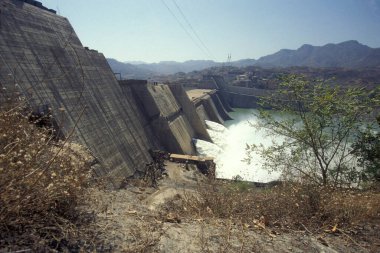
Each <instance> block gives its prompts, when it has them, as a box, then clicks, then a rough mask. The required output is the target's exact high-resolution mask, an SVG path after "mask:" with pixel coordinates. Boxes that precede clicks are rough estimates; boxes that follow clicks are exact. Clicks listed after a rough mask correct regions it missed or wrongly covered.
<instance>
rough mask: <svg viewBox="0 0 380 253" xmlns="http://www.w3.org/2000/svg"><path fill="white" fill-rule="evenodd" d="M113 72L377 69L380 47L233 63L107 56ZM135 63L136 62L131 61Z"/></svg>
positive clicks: (306, 49)
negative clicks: (124, 59) (127, 59)
mask: <svg viewBox="0 0 380 253" xmlns="http://www.w3.org/2000/svg"><path fill="white" fill-rule="evenodd" d="M108 62H109V64H110V66H111V68H112V70H113V71H114V72H117V73H121V75H122V76H123V77H124V78H128V79H133V78H135V79H138V78H149V77H152V76H157V75H170V74H174V73H178V72H185V73H187V72H191V71H196V70H202V69H206V68H210V67H220V66H224V65H226V64H227V65H229V66H235V67H246V66H258V67H263V68H273V67H293V66H306V67H314V68H336V67H340V68H352V69H357V68H377V67H380V48H371V47H368V46H366V45H363V44H361V43H359V42H358V41H355V40H349V41H345V42H342V43H338V44H332V43H329V44H326V45H324V46H312V45H308V44H305V45H303V46H301V47H300V48H298V49H296V50H290V49H281V50H280V51H278V52H276V53H274V54H271V55H267V56H263V57H261V58H259V59H258V60H255V59H242V60H238V61H233V62H230V63H221V62H215V61H210V60H190V61H185V62H175V61H163V62H159V63H142V62H124V63H123V62H119V61H117V60H115V59H108ZM132 63H134V64H132Z"/></svg>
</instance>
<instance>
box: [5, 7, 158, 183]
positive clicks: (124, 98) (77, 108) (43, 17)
mask: <svg viewBox="0 0 380 253" xmlns="http://www.w3.org/2000/svg"><path fill="white" fill-rule="evenodd" d="M0 5H1V13H0V89H1V96H0V97H1V99H2V100H4V99H7V98H8V97H14V96H16V95H17V94H20V95H23V96H25V97H26V98H27V102H28V103H29V105H30V106H31V107H32V108H35V109H36V110H38V111H41V110H42V111H43V110H45V111H46V108H49V110H50V111H51V112H52V114H53V116H54V118H55V119H56V120H57V124H58V125H59V127H60V129H61V131H62V133H63V134H64V135H66V136H68V135H69V133H70V132H71V131H72V129H73V128H75V129H74V136H73V137H72V138H76V139H77V140H78V141H79V142H81V143H83V144H84V145H86V146H87V147H88V148H89V149H90V151H91V152H92V153H93V155H94V156H95V157H96V158H97V160H98V161H99V163H100V164H101V165H102V166H101V168H100V169H98V170H97V173H98V174H108V175H109V176H110V177H111V178H112V179H113V180H112V181H113V182H114V183H116V184H117V182H118V181H120V180H122V179H123V178H124V177H126V176H131V175H133V174H134V173H135V172H136V171H143V170H144V168H145V164H146V163H147V162H149V161H150V160H151V158H150V155H149V153H148V150H149V148H152V147H153V146H154V143H153V142H154V141H152V140H151V139H150V138H149V139H148V138H147V135H146V133H145V131H144V127H143V125H142V122H141V120H140V119H141V117H139V115H138V112H137V111H136V110H137V109H136V108H135V106H133V103H134V102H133V101H132V100H133V99H132V98H130V97H128V94H127V95H126V94H125V93H123V92H122V90H121V88H120V86H119V85H118V82H117V80H116V78H115V76H114V74H113V72H112V70H111V69H110V67H109V65H108V64H107V61H106V59H105V57H104V56H103V55H102V54H99V53H98V52H96V51H94V50H89V49H87V48H84V47H83V46H82V44H81V42H80V41H79V39H78V37H77V36H76V34H75V31H74V30H73V28H72V27H71V25H70V23H69V22H68V20H67V19H66V18H64V17H61V16H58V15H55V14H54V13H52V12H49V11H46V10H43V9H41V8H38V7H35V6H32V5H30V4H27V3H24V2H22V1H17V0H2V1H1V3H0ZM75 126H76V127H75Z"/></svg>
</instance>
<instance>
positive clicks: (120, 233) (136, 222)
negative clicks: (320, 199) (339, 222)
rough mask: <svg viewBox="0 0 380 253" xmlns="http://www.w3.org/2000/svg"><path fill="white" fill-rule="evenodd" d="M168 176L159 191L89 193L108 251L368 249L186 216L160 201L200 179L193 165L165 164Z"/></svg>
mask: <svg viewBox="0 0 380 253" xmlns="http://www.w3.org/2000/svg"><path fill="white" fill-rule="evenodd" d="M166 169H167V174H168V176H167V177H165V178H164V179H162V180H161V181H160V182H159V184H158V185H159V186H158V189H155V188H143V187H136V186H129V187H127V189H122V190H117V191H99V190H93V191H92V198H91V200H90V202H91V208H92V209H93V211H94V212H95V214H96V216H97V217H98V218H97V224H98V226H99V227H100V228H101V229H102V230H103V231H104V232H106V233H105V234H106V236H105V238H104V240H105V242H106V244H109V245H110V248H105V249H102V250H103V251H111V252H163V253H164V252H173V253H174V252H175V253H177V252H325V253H329V252H331V253H332V252H368V251H367V250H365V249H363V248H360V247H359V246H355V245H353V244H352V243H349V242H348V241H347V240H343V239H342V238H339V237H323V238H322V237H320V236H318V235H315V236H310V235H307V234H306V233H305V232H304V231H299V232H296V231H295V232H294V233H291V234H279V233H272V232H271V231H270V230H268V229H265V228H264V229H263V228H260V227H244V225H243V224H235V223H232V222H231V221H230V220H223V219H210V220H202V219H189V218H184V217H179V216H178V215H176V214H173V213H167V212H165V211H164V210H163V209H161V208H160V207H161V206H160V205H161V204H163V203H165V202H166V201H168V200H170V199H173V198H174V199H175V198H181V197H185V196H186V195H187V194H191V193H193V194H194V193H196V189H197V185H198V184H199V183H202V182H203V181H204V180H205V178H204V177H203V176H202V175H201V174H200V173H198V172H197V170H196V168H194V167H191V166H190V168H188V169H186V168H185V167H184V166H183V165H180V164H176V163H171V162H166Z"/></svg>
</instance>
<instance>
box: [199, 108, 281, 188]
mask: <svg viewBox="0 0 380 253" xmlns="http://www.w3.org/2000/svg"><path fill="white" fill-rule="evenodd" d="M256 112H257V110H256V109H241V108H234V112H231V113H230V115H231V117H232V118H233V120H229V121H226V122H225V124H224V126H223V125H220V124H217V123H215V122H211V121H206V124H207V127H208V130H207V131H208V132H209V134H210V136H211V138H212V140H213V142H214V143H210V142H206V141H202V140H195V145H196V148H197V152H198V154H199V155H205V156H212V157H214V158H215V163H216V176H217V178H228V179H232V178H233V177H235V176H237V175H239V176H240V177H242V178H243V179H244V180H247V181H255V182H268V181H272V180H276V179H278V178H279V176H280V175H279V173H278V172H268V171H267V170H265V169H263V168H262V167H261V164H262V159H261V158H260V157H259V156H258V155H256V154H253V157H252V158H253V159H252V161H253V162H252V163H251V164H247V162H245V161H244V159H245V158H247V155H246V145H247V144H263V145H265V146H267V145H270V144H271V143H272V139H271V138H270V137H268V136H267V135H266V133H265V131H263V130H257V129H256V128H254V127H253V126H252V125H251V124H250V123H255V122H257V118H256V116H255V115H254V113H256Z"/></svg>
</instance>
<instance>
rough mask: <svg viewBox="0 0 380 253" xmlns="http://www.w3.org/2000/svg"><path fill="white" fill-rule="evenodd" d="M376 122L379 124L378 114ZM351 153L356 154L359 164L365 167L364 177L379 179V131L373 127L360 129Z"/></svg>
mask: <svg viewBox="0 0 380 253" xmlns="http://www.w3.org/2000/svg"><path fill="white" fill-rule="evenodd" d="M377 122H378V125H379V126H380V116H379V117H378V118H377ZM378 129H379V128H378ZM353 153H354V154H355V155H356V156H358V158H359V159H358V162H359V165H360V166H361V167H364V168H365V170H364V172H365V174H364V175H363V176H364V177H365V179H367V180H371V179H374V180H377V181H380V133H379V132H377V133H376V131H374V130H373V129H366V131H362V132H361V133H360V134H359V137H358V139H357V140H356V141H355V143H354V145H353Z"/></svg>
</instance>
